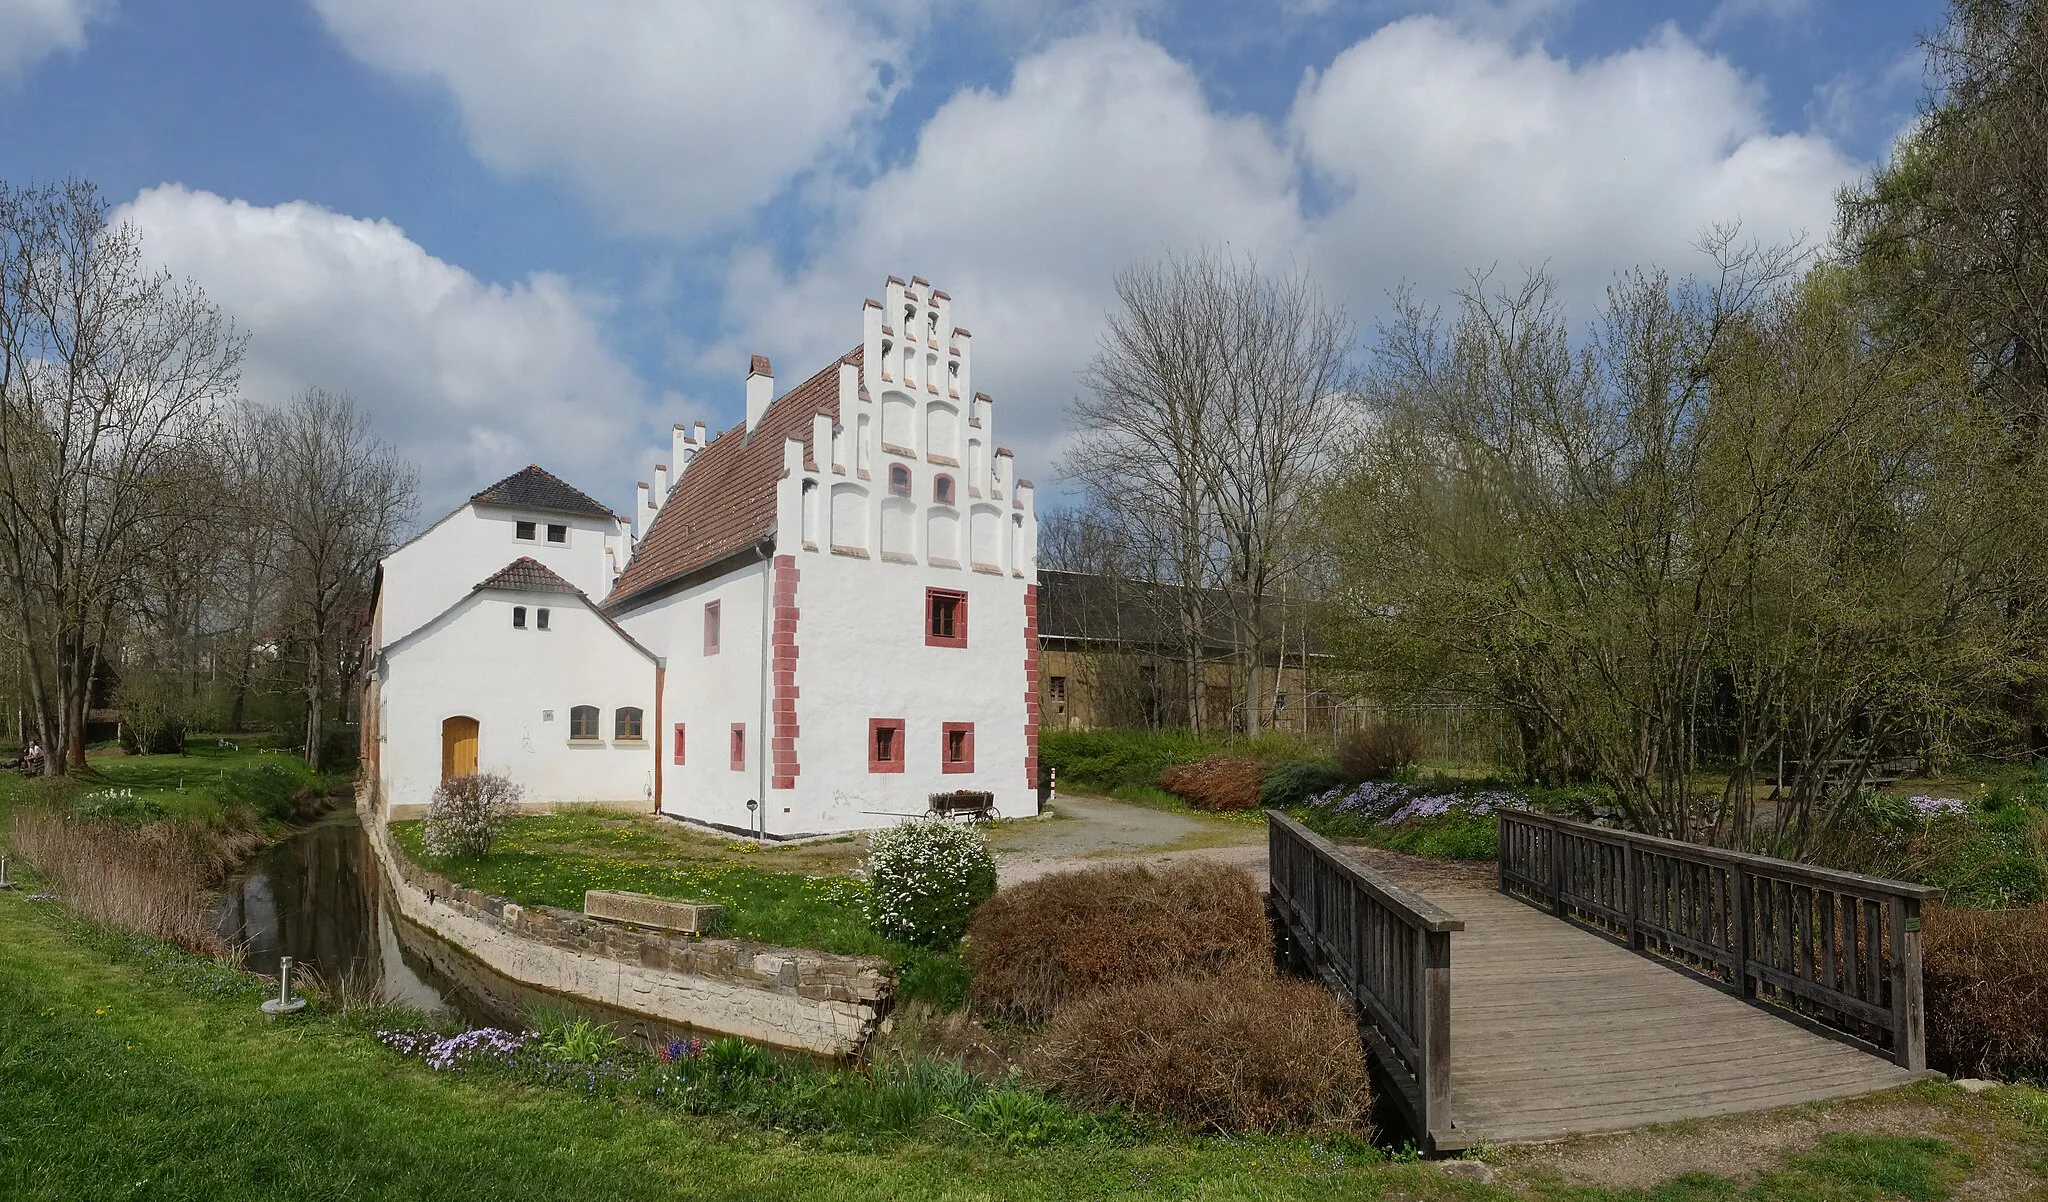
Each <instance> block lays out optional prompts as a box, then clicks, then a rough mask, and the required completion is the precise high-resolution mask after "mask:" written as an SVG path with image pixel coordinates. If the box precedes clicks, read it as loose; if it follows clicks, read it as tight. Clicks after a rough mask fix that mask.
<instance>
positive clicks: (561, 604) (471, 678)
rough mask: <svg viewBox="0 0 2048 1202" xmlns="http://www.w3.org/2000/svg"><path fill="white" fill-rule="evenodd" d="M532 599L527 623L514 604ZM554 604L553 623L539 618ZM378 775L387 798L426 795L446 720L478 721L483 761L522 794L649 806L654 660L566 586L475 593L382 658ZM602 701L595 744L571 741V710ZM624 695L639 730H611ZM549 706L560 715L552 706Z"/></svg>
mask: <svg viewBox="0 0 2048 1202" xmlns="http://www.w3.org/2000/svg"><path fill="white" fill-rule="evenodd" d="M515 605H524V606H526V607H527V613H528V618H527V627H526V628H525V629H523V630H521V629H515V628H514V627H513V625H512V607H513V606H515ZM541 607H546V608H547V609H548V611H549V629H547V630H537V629H535V628H534V617H533V611H534V610H535V609H538V608H541ZM381 677H382V681H383V683H382V687H381V689H380V694H381V698H382V706H383V714H382V731H381V733H382V738H383V740H384V744H383V748H382V780H381V782H380V783H381V785H382V788H383V795H384V797H385V799H386V803H387V804H390V805H425V804H426V803H427V802H428V801H429V800H431V799H432V796H433V792H434V789H435V787H436V786H437V785H438V784H439V783H440V779H441V723H442V721H443V720H444V719H446V718H449V717H452V716H455V715H467V716H469V717H473V718H475V719H476V720H477V725H478V732H477V767H478V770H479V771H482V772H499V773H503V774H504V775H505V776H507V777H510V778H511V779H512V780H514V781H516V782H518V783H519V784H520V785H521V786H523V787H524V789H525V796H524V798H523V799H522V800H523V801H524V802H526V803H542V802H549V803H554V802H613V803H624V804H629V805H636V806H637V805H651V804H652V803H651V801H650V800H649V799H650V798H651V797H652V795H653V785H654V776H653V770H654V758H653V757H654V750H653V749H654V747H655V744H656V741H657V740H656V737H655V736H656V732H655V731H654V730H653V729H652V727H653V723H654V678H655V666H654V664H653V662H652V661H650V660H649V659H648V658H647V656H645V655H643V654H642V653H641V652H640V651H639V650H637V649H635V648H634V647H633V646H632V645H631V644H630V643H628V642H627V641H626V640H625V639H622V638H620V637H619V635H618V632H617V631H615V630H613V629H612V628H611V626H610V625H609V624H608V623H606V622H605V621H604V619H603V618H601V617H599V616H598V615H597V614H595V613H593V612H591V611H590V610H589V609H588V608H587V607H586V606H585V605H584V604H583V603H582V602H581V601H579V600H577V599H576V598H574V597H571V596H568V595H566V594H562V593H531V594H526V593H513V592H502V591H498V590H492V591H489V592H484V593H477V594H475V595H473V596H472V597H471V598H469V599H468V600H466V601H464V602H462V603H461V604H460V605H458V606H456V607H455V609H454V610H453V611H451V612H449V613H448V614H447V615H446V616H445V617H443V618H441V619H440V620H438V621H436V622H435V623H434V624H433V625H432V627H431V628H430V629H428V630H425V631H423V632H421V634H420V636H419V637H418V638H417V639H415V640H413V641H412V642H409V643H406V644H405V645H404V646H401V647H397V648H395V649H393V650H392V651H390V652H389V653H387V655H386V657H385V659H384V662H383V665H382V672H381ZM577 705H594V706H596V707H598V711H599V712H598V735H599V739H598V740H597V742H595V743H577V744H573V745H572V744H571V743H570V741H569V710H570V708H571V707H572V706H577ZM622 706H635V707H638V708H639V709H640V710H641V711H642V714H643V719H642V723H643V735H644V737H643V738H642V739H641V740H639V741H630V742H629V741H621V740H618V739H615V738H613V734H614V730H615V728H614V725H613V722H614V714H615V711H617V710H618V709H619V708H620V707H622ZM549 711H552V714H553V717H552V719H550V718H548V717H547V716H546V715H547V713H548V712H549Z"/></svg>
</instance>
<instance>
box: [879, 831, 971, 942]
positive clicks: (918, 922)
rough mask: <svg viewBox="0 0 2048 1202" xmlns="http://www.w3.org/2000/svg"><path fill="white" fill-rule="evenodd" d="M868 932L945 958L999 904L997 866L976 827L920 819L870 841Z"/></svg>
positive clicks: (880, 834) (883, 832) (883, 833)
mask: <svg viewBox="0 0 2048 1202" xmlns="http://www.w3.org/2000/svg"><path fill="white" fill-rule="evenodd" d="M867 878H868V925H869V926H871V927H873V928H874V929H875V932H876V933H877V934H879V935H881V936H883V937H884V938H887V939H895V940H898V941H900V942H903V943H908V944H910V945H912V946H913V947H923V948H932V949H935V950H943V949H945V948H950V947H952V946H953V945H954V944H955V943H958V942H959V941H960V936H961V935H962V934H963V933H965V932H966V930H967V920H968V919H969V918H972V917H973V916H974V910H975V907H977V906H979V905H981V903H983V902H985V901H987V900H988V899H989V898H991V897H993V896H995V892H996V858H995V853H993V852H991V851H990V850H989V847H988V838H987V836H985V835H983V834H982V833H981V831H980V829H978V828H977V827H974V826H969V825H967V824H965V823H959V822H948V821H947V820H945V819H943V818H920V819H917V820H916V821H913V822H906V823H904V824H902V825H901V826H894V827H890V828H889V829H888V830H883V831H876V832H875V833H874V834H873V835H872V836H870V837H869V839H868V860H867Z"/></svg>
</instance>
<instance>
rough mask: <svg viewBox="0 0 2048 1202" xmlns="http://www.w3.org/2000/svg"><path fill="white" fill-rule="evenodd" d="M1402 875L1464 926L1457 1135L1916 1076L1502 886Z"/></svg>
mask: <svg viewBox="0 0 2048 1202" xmlns="http://www.w3.org/2000/svg"><path fill="white" fill-rule="evenodd" d="M1389 875H1391V876H1394V877H1395V879H1397V880H1400V879H1401V874H1400V873H1399V872H1398V870H1396V871H1394V872H1390V873H1389ZM1402 883H1403V884H1410V883H1411V882H1410V881H1406V880H1404V881H1402ZM1414 883H1415V884H1421V888H1418V889H1417V890H1416V891H1417V892H1418V893H1420V894H1421V895H1422V896H1424V897H1426V898H1428V899H1429V900H1430V901H1432V902H1434V903H1436V904H1437V905H1438V906H1441V907H1443V908H1444V909H1445V910H1447V911H1449V912H1450V913H1451V914H1453V915H1455V916H1457V917H1458V918H1460V919H1463V920H1464V923H1465V929H1464V930H1462V931H1460V932H1458V934H1457V937H1456V939H1455V940H1454V948H1455V951H1454V953H1453V955H1452V957H1451V1046H1452V1048H1453V1049H1454V1054H1453V1056H1452V1058H1451V1098H1450V1112H1451V1126H1452V1129H1453V1130H1454V1131H1455V1132H1456V1133H1457V1134H1458V1135H1460V1136H1462V1137H1464V1139H1465V1140H1466V1141H1468V1142H1474V1141H1480V1140H1483V1141H1486V1142H1489V1143H1496V1144H1501V1143H1525V1142H1536V1141H1542V1140H1551V1139H1560V1138H1563V1137H1565V1136H1568V1135H1584V1134H1590V1133H1594V1132H1601V1131H1621V1130H1626V1129H1628V1128H1632V1127H1642V1126H1648V1125H1650V1124H1652V1123H1668V1122H1675V1121H1677V1120H1680V1119H1694V1118H1708V1117H1712V1116H1715V1115H1724V1114H1737V1113H1742V1112H1744V1111H1751V1110H1766V1109H1770V1108H1773V1107H1778V1106H1793V1105H1797V1104H1799V1103H1802V1102H1816V1101H1822V1100H1825V1099H1830V1098H1844V1097H1853V1096H1856V1095H1858V1094H1865V1093H1872V1092H1875V1091H1877V1090H1881V1089H1889V1088H1891V1087H1893V1086H1895V1085H1902V1084H1905V1083H1906V1082H1908V1081H1913V1080H1917V1079H1918V1078H1920V1077H1922V1076H1925V1075H1926V1074H1924V1073H1916V1072H1911V1071H1908V1070H1906V1069H1903V1068H1900V1067H1899V1066H1898V1065H1896V1064H1893V1063H1892V1062H1891V1061H1889V1060H1885V1059H1881V1058H1880V1057H1878V1056H1875V1055H1872V1054H1871V1053H1870V1052H1868V1051H1865V1050H1863V1049H1861V1048H1857V1047H1853V1046H1850V1045H1849V1044H1846V1043H1843V1042H1841V1041H1840V1040H1837V1039H1832V1038H1830V1037H1828V1036H1826V1035H1820V1034H1816V1033H1815V1032H1813V1031H1809V1030H1807V1029H1805V1028H1803V1027H1800V1026H1797V1025H1795V1024H1793V1023H1790V1022H1787V1021H1786V1020H1784V1019H1783V1018H1780V1017H1778V1016H1776V1015H1774V1014H1772V1013H1770V1012H1768V1011H1766V1010H1764V1009H1762V1008H1760V1007H1758V1006H1755V1005H1752V1004H1750V1003H1748V1002H1745V1001H1743V1000H1741V999H1740V998H1737V997H1735V996H1734V995H1733V994H1731V993H1727V992H1723V991H1722V990H1720V989H1716V988H1714V987H1712V986H1711V985H1707V984H1705V983H1703V982H1701V981H1698V980H1695V979H1693V978H1691V977H1688V976H1686V975H1684V974H1682V973H1679V972H1675V971H1673V970H1672V969H1670V968H1668V967H1666V966H1664V965H1662V964H1659V963H1658V962H1657V961H1655V960H1652V959H1650V958H1649V957H1646V956H1642V955H1638V954H1636V953H1634V952H1631V951H1629V950H1628V949H1627V948H1625V947H1622V946H1621V945H1619V944H1617V943H1615V942H1613V941H1612V940H1609V939H1605V938H1602V937H1601V936H1599V935H1596V934H1594V933H1593V932H1591V931H1586V930H1582V929H1580V928H1578V927H1575V926H1573V925H1571V924H1569V923H1564V922H1560V921H1558V920H1557V919H1556V918H1554V917H1552V916H1551V915H1549V914H1546V913H1544V912H1543V911H1541V910H1538V909H1535V908H1534V907H1532V906H1529V905H1527V904H1525V903H1523V902H1520V901H1517V900H1515V899H1513V898H1511V897H1507V896H1505V895H1504V894H1501V893H1499V892H1496V891H1490V890H1485V889H1483V888H1480V887H1466V888H1446V887H1444V886H1443V885H1442V884H1441V883H1440V882H1437V881H1432V882H1431V883H1428V884H1422V883H1421V882H1414Z"/></svg>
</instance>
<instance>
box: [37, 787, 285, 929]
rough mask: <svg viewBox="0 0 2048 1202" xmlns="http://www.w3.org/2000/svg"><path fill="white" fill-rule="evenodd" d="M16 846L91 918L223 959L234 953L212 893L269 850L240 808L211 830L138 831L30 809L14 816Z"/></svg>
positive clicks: (181, 826) (173, 825) (163, 826)
mask: <svg viewBox="0 0 2048 1202" xmlns="http://www.w3.org/2000/svg"><path fill="white" fill-rule="evenodd" d="M11 842H12V843H13V845H14V847H15V849H16V850H18V851H19V852H20V853H21V854H22V856H23V858H25V859H27V860H28V862H29V863H31V864H33V865H34V866H35V868H36V871H37V872H39V873H40V874H41V875H42V876H43V877H44V878H45V879H47V880H48V881H49V882H50V884H51V886H52V887H53V888H54V889H55V891H56V893H57V895H58V896H59V897H61V898H63V899H64V902H65V904H66V905H68V906H70V907H71V908H72V909H73V910H75V911H77V912H78V913H80V914H83V915H85V916H86V917H87V918H91V919H94V920H96V921H99V922H104V923H109V924H111V925H114V926H119V927H125V928H127V929H129V930H132V931H141V932H143V933H145V934H149V935H155V936H157V937H159V938H162V939H168V940H170V941H171V942H172V943H175V944H177V945H178V946H180V947H183V948H186V949H188V950H190V951H195V952H200V953H202V954H206V955H219V954H222V953H225V952H227V951H228V950H229V948H228V945H227V941H226V940H224V939H223V938H222V937H221V936H220V934H219V932H217V931H216V930H214V924H213V915H212V912H211V902H212V898H211V897H210V896H209V895H208V893H207V890H208V889H209V888H210V887H212V886H213V885H214V884H215V883H216V882H218V881H219V880H220V879H221V878H222V877H223V876H225V875H226V874H227V873H229V872H230V871H232V870H233V869H234V868H235V867H236V866H237V865H239V864H240V863H241V862H242V861H243V860H245V859H247V858H248V856H249V855H251V854H252V853H254V852H255V851H256V849H258V848H260V847H262V846H263V833H262V831H260V830H259V829H257V827H256V825H255V822H254V820H253V819H251V818H250V817H249V816H248V814H247V813H246V812H241V811H237V812H235V813H234V814H233V815H231V816H230V817H229V818H227V819H225V820H223V821H220V822H216V823H214V824H212V825H210V826H199V825H195V824H192V823H185V822H151V823H148V824H145V825H142V826H135V825H131V824H129V823H126V822H120V821H115V820H107V819H86V818H79V817H76V816H74V815H72V814H68V813H66V812H64V811H62V810H56V809H46V808H43V807H40V806H28V807H23V808H21V809H19V810H16V811H15V814H14V828H13V832H12V835H11Z"/></svg>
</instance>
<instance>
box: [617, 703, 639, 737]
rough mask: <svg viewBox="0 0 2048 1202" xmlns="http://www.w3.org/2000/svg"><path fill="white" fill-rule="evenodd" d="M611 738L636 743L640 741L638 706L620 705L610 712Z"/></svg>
mask: <svg viewBox="0 0 2048 1202" xmlns="http://www.w3.org/2000/svg"><path fill="white" fill-rule="evenodd" d="M612 738H613V739H615V740H618V739H624V740H627V741H630V742H634V743H637V742H639V741H640V709H639V707H638V706H631V705H622V706H620V707H619V708H618V709H617V710H616V711H615V712H614V713H613V714H612Z"/></svg>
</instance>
